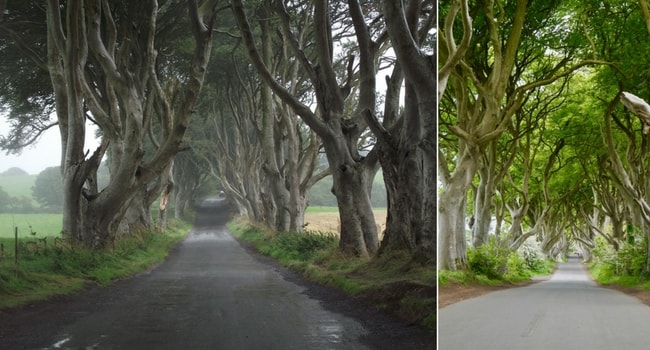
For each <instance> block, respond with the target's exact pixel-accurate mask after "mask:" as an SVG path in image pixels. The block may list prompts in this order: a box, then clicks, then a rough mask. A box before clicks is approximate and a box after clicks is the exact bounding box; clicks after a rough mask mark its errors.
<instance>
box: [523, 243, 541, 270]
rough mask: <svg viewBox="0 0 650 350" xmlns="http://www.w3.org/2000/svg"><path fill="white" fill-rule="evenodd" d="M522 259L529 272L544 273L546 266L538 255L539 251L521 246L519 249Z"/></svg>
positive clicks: (525, 245) (526, 245)
mask: <svg viewBox="0 0 650 350" xmlns="http://www.w3.org/2000/svg"><path fill="white" fill-rule="evenodd" d="M519 250H520V253H521V256H522V258H523V259H524V260H525V262H526V267H527V269H528V270H530V271H534V272H545V271H546V268H547V264H546V262H545V260H544V259H543V258H542V257H541V256H540V255H539V251H538V250H537V249H536V248H535V247H532V246H530V245H528V244H524V245H522V247H521V248H520V249H519Z"/></svg>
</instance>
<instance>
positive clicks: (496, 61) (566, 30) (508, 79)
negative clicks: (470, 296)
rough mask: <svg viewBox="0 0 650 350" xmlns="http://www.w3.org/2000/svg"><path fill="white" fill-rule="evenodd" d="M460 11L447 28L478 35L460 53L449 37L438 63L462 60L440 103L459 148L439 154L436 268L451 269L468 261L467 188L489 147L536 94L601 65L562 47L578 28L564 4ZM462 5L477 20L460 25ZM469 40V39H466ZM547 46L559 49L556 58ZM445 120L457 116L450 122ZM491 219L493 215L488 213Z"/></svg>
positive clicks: (445, 132) (447, 134) (521, 2)
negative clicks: (529, 97)
mask: <svg viewBox="0 0 650 350" xmlns="http://www.w3.org/2000/svg"><path fill="white" fill-rule="evenodd" d="M455 6H456V7H454V6H451V7H449V9H445V11H447V15H448V16H451V17H450V18H448V19H447V20H446V22H445V23H446V26H445V30H446V31H449V30H451V29H453V30H460V31H461V32H462V31H467V30H472V31H473V34H472V35H471V40H470V45H469V48H467V49H466V50H467V51H466V52H464V53H461V54H462V55H461V54H459V53H458V52H459V51H457V50H454V49H453V48H454V47H455V44H454V43H455V42H456V41H454V42H451V41H450V39H447V41H446V42H447V44H445V45H446V46H444V47H451V49H447V50H445V51H444V52H442V53H443V55H444V56H442V57H441V58H440V61H442V62H448V61H450V62H452V61H454V60H452V59H451V58H450V56H452V55H453V56H454V57H456V55H461V57H456V58H457V64H456V65H455V67H457V69H455V70H454V71H453V72H451V73H449V74H450V76H449V80H448V88H447V89H446V90H445V94H446V95H445V96H443V100H442V104H443V105H446V106H449V109H448V108H447V107H442V109H441V110H442V111H443V113H441V118H442V120H441V123H440V124H441V125H444V126H445V129H441V131H440V135H441V137H442V138H449V139H455V140H457V146H454V147H453V149H449V150H445V149H443V150H441V151H442V152H441V153H440V156H441V158H442V159H441V160H440V161H439V164H440V165H441V167H440V169H439V181H440V183H441V184H442V187H443V188H442V191H441V193H440V195H439V209H438V222H439V231H440V234H439V246H440V251H439V254H438V257H439V261H438V266H439V267H440V268H445V269H456V268H462V267H464V266H465V264H466V259H467V257H466V246H465V225H466V220H465V219H466V205H467V196H468V191H469V189H470V188H471V185H472V182H473V181H474V179H475V176H476V174H477V172H478V170H479V169H480V168H481V166H482V165H481V159H482V158H483V157H484V156H485V155H486V151H487V150H488V149H489V147H491V146H490V145H491V144H492V143H494V142H497V140H498V139H499V138H500V137H501V136H502V134H503V133H504V132H505V131H506V130H507V128H508V127H509V125H511V123H512V120H513V116H514V115H515V113H516V112H517V111H519V110H520V109H521V107H522V106H523V105H524V103H526V101H527V98H528V96H530V94H531V93H533V92H534V91H536V90H537V89H541V88H543V87H545V86H546V85H549V84H551V83H553V82H555V81H556V80H558V79H560V78H563V77H566V76H570V75H571V74H572V73H573V72H575V71H576V70H577V69H580V68H581V67H584V66H587V65H593V64H597V63H600V62H599V61H597V60H579V59H577V58H576V57H574V48H573V47H571V46H570V45H569V46H567V45H564V41H562V40H563V36H570V35H572V34H571V33H572V30H574V29H575V27H574V26H572V25H571V23H567V22H566V21H567V20H568V17H565V16H563V14H564V13H565V12H564V11H567V10H566V9H563V8H561V7H560V6H559V2H545V3H540V2H530V3H529V2H528V1H526V0H518V1H515V2H508V3H501V2H498V3H485V4H476V5H472V6H468V5H467V4H465V5H461V6H458V5H455ZM457 8H460V9H464V8H468V9H469V10H468V11H467V14H469V16H470V17H471V16H473V18H472V19H471V20H469V19H467V18H466V16H461V15H459V17H461V19H462V20H459V19H458V18H457V14H458V13H461V14H464V13H465V12H464V11H461V12H458V11H457V10H455V9H457ZM459 21H460V23H459ZM454 23H456V24H454ZM461 28H462V29H461ZM441 37H444V38H450V35H448V34H447V33H441ZM467 37H469V35H467V34H464V38H465V39H463V40H466V38H467ZM459 47H460V46H459ZM549 48H553V50H552V53H550V51H549ZM531 49H532V50H531ZM540 52H541V53H542V55H539V53H540ZM443 67H446V66H443ZM446 99H448V100H446ZM446 117H450V118H451V119H447V120H445V119H444V118H446ZM451 159H453V161H451ZM491 188H494V187H491ZM482 198H490V195H489V194H488V195H486V196H482ZM485 217H487V218H488V219H489V218H490V217H489V216H482V218H485ZM480 218H481V217H475V219H480Z"/></svg>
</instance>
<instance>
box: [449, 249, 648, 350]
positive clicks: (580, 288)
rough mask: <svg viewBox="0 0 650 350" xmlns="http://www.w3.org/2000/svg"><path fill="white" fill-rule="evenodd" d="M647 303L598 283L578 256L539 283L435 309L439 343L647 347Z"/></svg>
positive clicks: (489, 347) (490, 348)
mask: <svg viewBox="0 0 650 350" xmlns="http://www.w3.org/2000/svg"><path fill="white" fill-rule="evenodd" d="M648 325H650V308H649V307H647V306H645V305H643V304H642V303H641V302H639V301H638V300H637V299H635V298H632V297H629V296H627V295H625V294H622V293H620V292H617V291H614V290H610V289H605V288H601V287H599V286H597V285H596V284H595V283H594V282H593V281H592V280H591V279H590V277H589V275H588V274H587V271H586V270H585V268H584V266H583V265H582V264H581V263H580V262H579V260H578V259H577V258H571V259H569V261H568V262H566V263H562V264H559V266H558V269H557V270H556V272H555V273H554V274H553V276H552V277H551V278H550V279H549V280H547V281H544V282H541V283H538V284H535V285H532V286H528V287H523V288H513V289H507V290H503V291H498V292H493V293H490V294H486V295H483V296H481V297H478V298H474V299H469V300H465V301H462V302H459V303H456V304H452V305H450V306H447V307H446V308H443V309H441V310H439V312H438V330H439V333H438V337H439V338H438V339H439V348H440V349H444V350H454V349H459V350H460V349H463V350H469V349H483V350H497V349H498V350H508V349H512V350H520V349H526V350H535V349H540V350H542V349H544V350H547V349H590V350H598V349H603V350H610V349H648V348H650V328H648Z"/></svg>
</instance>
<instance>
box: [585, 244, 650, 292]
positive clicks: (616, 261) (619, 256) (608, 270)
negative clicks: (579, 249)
mask: <svg viewBox="0 0 650 350" xmlns="http://www.w3.org/2000/svg"><path fill="white" fill-rule="evenodd" d="M595 242H596V246H595V248H594V249H593V250H592V255H593V262H592V266H591V268H592V273H593V274H594V275H595V277H596V280H598V281H599V282H600V283H603V284H609V283H618V284H621V283H622V284H636V283H639V282H642V281H645V280H647V279H648V277H649V276H648V271H647V270H646V268H645V266H646V262H647V259H648V255H647V248H646V247H647V237H645V235H644V236H643V237H638V236H637V237H635V239H634V240H626V242H625V243H622V245H621V246H620V247H619V249H618V250H617V251H615V250H614V249H613V248H612V247H611V246H610V245H609V244H608V243H607V241H606V240H605V239H604V238H603V237H601V236H598V237H596V240H595Z"/></svg>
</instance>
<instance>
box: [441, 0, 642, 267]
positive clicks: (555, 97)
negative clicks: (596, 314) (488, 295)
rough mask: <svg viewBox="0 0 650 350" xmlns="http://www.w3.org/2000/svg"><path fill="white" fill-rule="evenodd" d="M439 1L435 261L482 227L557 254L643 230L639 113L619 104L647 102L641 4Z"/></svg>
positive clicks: (445, 259)
mask: <svg viewBox="0 0 650 350" xmlns="http://www.w3.org/2000/svg"><path fill="white" fill-rule="evenodd" d="M440 6H441V7H440V10H441V19H444V23H445V26H444V28H442V30H441V33H440V36H441V38H442V41H441V56H440V71H439V73H440V76H439V79H442V80H443V82H444V83H445V84H446V85H444V91H441V95H440V99H441V100H440V101H441V107H440V113H439V119H438V120H439V124H440V126H441V127H440V133H439V145H440V154H441V156H442V158H441V162H440V172H439V179H440V183H441V184H442V188H441V193H440V212H439V216H440V222H441V226H440V233H439V237H440V241H439V242H440V244H441V246H440V249H441V254H440V257H439V267H440V268H449V269H455V268H463V267H464V266H465V264H466V255H465V254H466V249H467V247H478V246H481V245H483V244H486V242H487V239H486V237H488V236H496V237H498V239H499V240H502V241H504V242H507V244H508V245H509V247H510V249H513V250H516V249H517V248H518V247H520V246H521V244H523V242H525V241H526V240H529V239H535V240H537V241H538V242H540V246H541V249H542V250H543V252H544V253H545V254H547V256H549V257H554V258H556V257H561V256H563V255H565V254H567V253H568V252H569V251H571V250H579V251H582V252H584V253H585V255H586V256H589V253H590V251H591V249H592V248H593V247H594V246H595V240H596V238H597V237H602V238H603V239H605V240H606V241H607V242H608V243H609V244H610V245H611V246H612V247H613V248H614V249H618V247H619V246H621V245H622V244H623V243H624V242H626V241H627V240H628V236H629V235H630V234H631V233H630V232H633V231H634V232H644V233H645V234H649V233H650V230H648V226H647V225H648V223H649V222H650V221H648V218H649V217H648V216H647V214H648V213H649V211H648V208H649V207H648V205H647V203H648V202H647V199H648V198H647V197H646V196H647V195H646V193H647V190H646V189H647V178H648V177H647V172H648V170H650V169H649V166H650V164H649V163H648V153H647V150H648V149H647V147H648V140H647V126H646V121H645V118H646V115H647V113H645V111H644V110H643V109H639V106H640V104H636V105H635V107H632V108H626V106H628V107H630V103H629V101H631V100H633V99H634V98H633V97H632V96H633V95H635V96H638V97H639V98H640V99H641V100H646V101H647V100H648V99H649V97H650V90H648V84H647V74H646V73H647V72H648V68H649V67H650V66H648V63H647V60H644V59H639V57H643V55H644V53H645V52H647V50H648V49H650V31H649V30H650V27H648V26H647V24H648V23H650V21H649V20H650V14H649V12H648V6H647V2H646V1H639V2H627V1H606V2H559V1H547V2H541V1H526V0H518V1H504V2H500V1H499V2H495V3H481V2H479V3H474V2H469V1H450V2H442V3H441V5H440ZM628 227H636V228H638V230H628V229H627V228H628ZM645 241H647V239H646V240H645ZM646 249H647V247H646Z"/></svg>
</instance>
